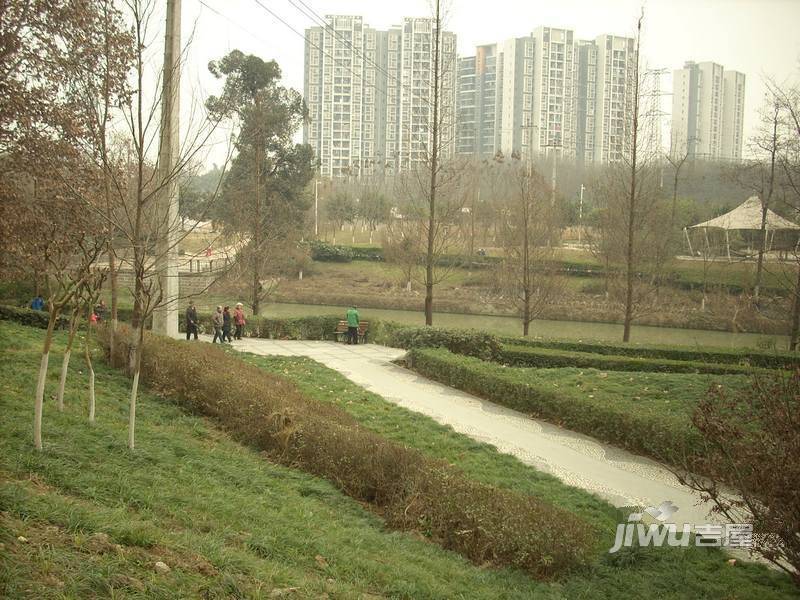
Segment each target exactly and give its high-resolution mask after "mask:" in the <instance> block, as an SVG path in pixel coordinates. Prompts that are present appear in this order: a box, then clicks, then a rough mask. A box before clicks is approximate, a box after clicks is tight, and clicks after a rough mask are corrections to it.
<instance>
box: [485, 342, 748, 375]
mask: <svg viewBox="0 0 800 600" xmlns="http://www.w3.org/2000/svg"><path fill="white" fill-rule="evenodd" d="M497 362H501V363H503V364H504V365H509V366H511V367H535V368H542V369H551V368H559V367H579V368H583V369H601V370H604V371H649V372H655V373H712V374H717V375H743V374H748V373H752V372H753V368H752V367H747V366H744V365H736V364H719V363H717V364H715V363H706V362H698V361H682V360H669V359H659V358H638V357H633V356H614V355H612V354H590V353H588V352H571V351H567V350H554V349H552V348H536V347H530V346H503V349H502V351H501V352H500V356H499V357H498V359H497Z"/></svg>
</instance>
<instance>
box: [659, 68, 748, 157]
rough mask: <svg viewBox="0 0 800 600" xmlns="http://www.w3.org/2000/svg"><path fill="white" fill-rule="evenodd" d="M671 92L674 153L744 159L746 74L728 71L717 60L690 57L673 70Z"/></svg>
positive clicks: (672, 144)
mask: <svg viewBox="0 0 800 600" xmlns="http://www.w3.org/2000/svg"><path fill="white" fill-rule="evenodd" d="M726 90H727V92H728V94H727V100H728V105H727V106H726V104H725V100H726ZM672 94H673V95H672V139H671V142H670V146H671V150H670V151H671V152H672V153H673V154H674V155H676V156H682V155H684V154H687V155H688V156H689V157H690V158H693V159H694V158H707V159H711V160H719V159H728V160H739V159H741V156H742V117H743V114H744V75H743V74H741V73H737V72H735V71H725V70H724V69H723V67H722V65H719V64H717V63H714V62H701V63H695V62H691V61H690V62H687V63H686V64H685V65H684V67H683V69H679V70H676V71H674V72H673V75H672ZM726 128H727V131H726Z"/></svg>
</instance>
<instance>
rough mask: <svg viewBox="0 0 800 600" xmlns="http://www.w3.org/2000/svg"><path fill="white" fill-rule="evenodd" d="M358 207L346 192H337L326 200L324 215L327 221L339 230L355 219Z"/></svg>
mask: <svg viewBox="0 0 800 600" xmlns="http://www.w3.org/2000/svg"><path fill="white" fill-rule="evenodd" d="M357 212H358V206H356V203H355V201H354V200H353V199H352V198H351V197H350V195H349V194H348V193H347V192H343V191H339V192H337V193H336V194H334V195H333V198H331V199H330V200H328V203H327V204H326V205H325V214H326V216H327V217H328V219H330V220H331V222H332V223H333V224H334V226H336V228H337V229H341V227H342V225H344V224H345V223H352V222H353V221H355V219H356V215H357Z"/></svg>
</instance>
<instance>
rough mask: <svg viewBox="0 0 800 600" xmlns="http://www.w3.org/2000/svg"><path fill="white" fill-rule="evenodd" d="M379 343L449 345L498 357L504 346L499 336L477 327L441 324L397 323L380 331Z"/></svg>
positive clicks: (485, 356) (467, 353)
mask: <svg viewBox="0 0 800 600" xmlns="http://www.w3.org/2000/svg"><path fill="white" fill-rule="evenodd" d="M375 339H376V341H377V340H380V342H379V343H382V344H385V345H386V346H392V347H394V348H405V349H409V350H410V349H415V348H447V349H448V350H449V351H450V352H453V353H455V354H461V355H464V356H474V357H476V358H480V359H482V360H497V359H498V358H499V357H500V356H501V352H502V348H501V346H500V342H499V341H498V339H497V337H496V336H494V335H492V334H490V333H485V332H482V331H478V330H477V329H442V328H440V327H395V328H392V329H391V330H390V331H388V332H387V333H386V334H385V335H383V336H381V335H378V336H377V337H376V338H375Z"/></svg>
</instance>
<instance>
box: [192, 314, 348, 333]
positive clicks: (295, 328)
mask: <svg viewBox="0 0 800 600" xmlns="http://www.w3.org/2000/svg"><path fill="white" fill-rule="evenodd" d="M211 317H212V315H211V314H207V315H203V314H199V313H198V318H199V321H200V333H208V332H211V331H213V330H214V327H213V324H212V322H211ZM341 319H342V317H341V316H336V315H319V316H310V317H288V318H285V319H273V318H271V317H253V316H249V317H247V319H246V320H247V325H245V328H244V335H245V337H253V338H265V339H270V340H333V339H336V338H335V336H334V334H333V332H334V330H335V329H336V325H337V324H338V323H339V321H340V320H341ZM178 329H179V330H180V331H182V332H185V331H186V320H185V319H183V318H181V319H179V321H178Z"/></svg>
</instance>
